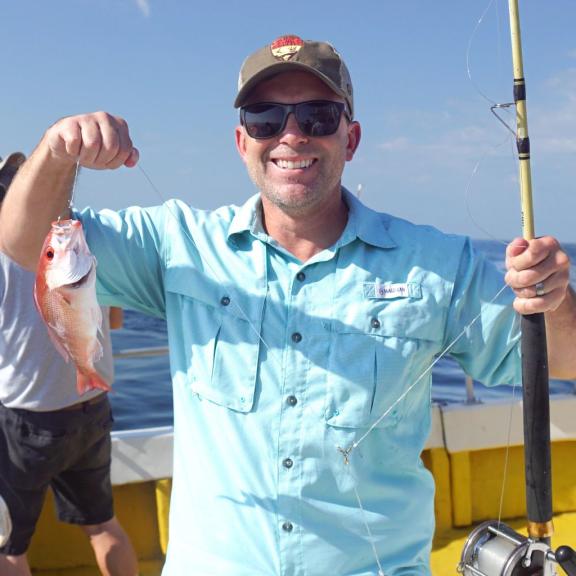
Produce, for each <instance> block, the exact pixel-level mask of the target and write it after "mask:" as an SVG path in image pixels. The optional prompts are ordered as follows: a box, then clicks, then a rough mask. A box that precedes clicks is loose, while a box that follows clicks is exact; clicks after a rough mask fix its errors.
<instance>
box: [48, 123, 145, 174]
mask: <svg viewBox="0 0 576 576" xmlns="http://www.w3.org/2000/svg"><path fill="white" fill-rule="evenodd" d="M45 141H46V143H47V145H48V148H49V150H50V153H51V154H52V156H53V157H54V158H56V159H58V160H60V161H64V162H69V163H76V162H79V163H80V165H81V166H84V167H86V168H92V169H95V170H105V169H115V168H119V167H120V166H123V165H125V166H128V167H132V166H135V165H136V163H137V162H138V150H137V149H136V148H134V146H133V144H132V140H131V138H130V134H129V130H128V125H127V124H126V121H125V120H124V119H123V118H120V117H118V116H112V115H111V114H108V113H106V112H94V113H91V114H82V115H79V116H70V117H68V118H63V119H62V120H59V121H58V122H56V124H54V125H53V126H51V127H50V128H49V129H48V131H47V133H46V137H45Z"/></svg>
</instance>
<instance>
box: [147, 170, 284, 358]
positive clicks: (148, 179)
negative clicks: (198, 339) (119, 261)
mask: <svg viewBox="0 0 576 576" xmlns="http://www.w3.org/2000/svg"><path fill="white" fill-rule="evenodd" d="M137 166H138V169H139V170H140V172H141V173H142V174H143V176H144V178H146V180H147V181H148V183H149V184H150V186H151V187H152V190H154V192H156V194H158V196H159V197H160V199H161V200H162V202H163V205H164V207H165V208H166V210H167V211H168V213H169V214H170V215H171V216H172V217H173V218H174V220H175V221H176V223H177V224H178V226H179V227H180V229H181V230H182V231H183V232H184V235H185V236H186V238H188V240H190V242H191V243H192V245H193V246H195V245H196V242H194V240H193V238H192V236H191V234H189V232H188V230H187V229H186V228H185V227H184V225H183V224H181V223H180V220H179V219H178V216H176V214H175V213H174V212H173V211H172V210H171V209H170V207H169V206H168V205H167V203H166V199H165V198H164V196H163V194H162V193H161V192H160V190H159V189H158V187H157V186H156V185H155V184H154V182H152V179H151V178H150V176H148V173H147V172H146V171H145V170H144V168H142V166H141V163H138V164H137ZM203 263H204V264H205V265H206V267H207V268H208V270H209V271H210V273H211V274H212V276H213V277H214V280H216V282H217V283H219V284H221V285H223V284H224V282H223V280H222V279H221V278H219V276H218V274H217V273H216V271H215V270H214V268H213V267H212V266H211V264H210V262H209V261H208V260H203ZM230 304H231V305H232V306H233V307H234V308H235V309H236V310H237V311H238V312H239V313H240V314H241V316H242V317H243V318H244V319H245V320H246V322H248V325H249V326H250V329H251V330H252V331H253V332H254V334H256V336H257V337H258V340H259V341H260V342H261V343H262V345H263V346H264V348H266V352H267V353H268V354H269V355H270V357H271V358H273V360H274V362H275V363H276V364H277V366H278V368H280V369H282V362H281V360H279V359H278V358H277V357H276V355H275V353H273V352H272V347H271V346H270V345H269V344H268V343H267V342H266V340H264V337H263V336H262V334H261V332H260V330H259V329H258V327H257V326H255V325H254V323H253V322H252V320H250V318H249V316H248V315H247V314H246V312H245V310H244V309H243V308H242V306H240V304H238V303H237V302H236V299H235V298H230Z"/></svg>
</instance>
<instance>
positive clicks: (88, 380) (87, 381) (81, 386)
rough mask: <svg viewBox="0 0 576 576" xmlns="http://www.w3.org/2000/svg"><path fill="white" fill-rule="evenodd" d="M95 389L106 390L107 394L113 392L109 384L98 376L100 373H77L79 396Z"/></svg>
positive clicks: (78, 371)
mask: <svg viewBox="0 0 576 576" xmlns="http://www.w3.org/2000/svg"><path fill="white" fill-rule="evenodd" d="M95 388H99V389H100V390H106V392H109V391H110V390H111V388H110V386H109V384H108V383H107V382H106V381H105V380H104V379H103V378H102V376H100V374H98V372H96V371H92V372H81V371H80V370H77V371H76V389H77V390H78V394H80V395H82V394H84V393H85V392H88V391H89V390H94V389H95Z"/></svg>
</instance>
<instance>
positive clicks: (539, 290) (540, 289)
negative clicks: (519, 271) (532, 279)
mask: <svg viewBox="0 0 576 576" xmlns="http://www.w3.org/2000/svg"><path fill="white" fill-rule="evenodd" d="M534 288H536V296H544V294H545V292H544V282H536V284H534Z"/></svg>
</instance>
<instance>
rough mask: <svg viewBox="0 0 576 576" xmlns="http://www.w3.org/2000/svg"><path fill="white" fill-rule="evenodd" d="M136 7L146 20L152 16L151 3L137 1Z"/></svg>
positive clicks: (145, 0)
mask: <svg viewBox="0 0 576 576" xmlns="http://www.w3.org/2000/svg"><path fill="white" fill-rule="evenodd" d="M136 5H137V6H138V8H139V10H140V12H142V14H144V16H146V18H148V17H149V16H150V3H149V2H148V0H136Z"/></svg>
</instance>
